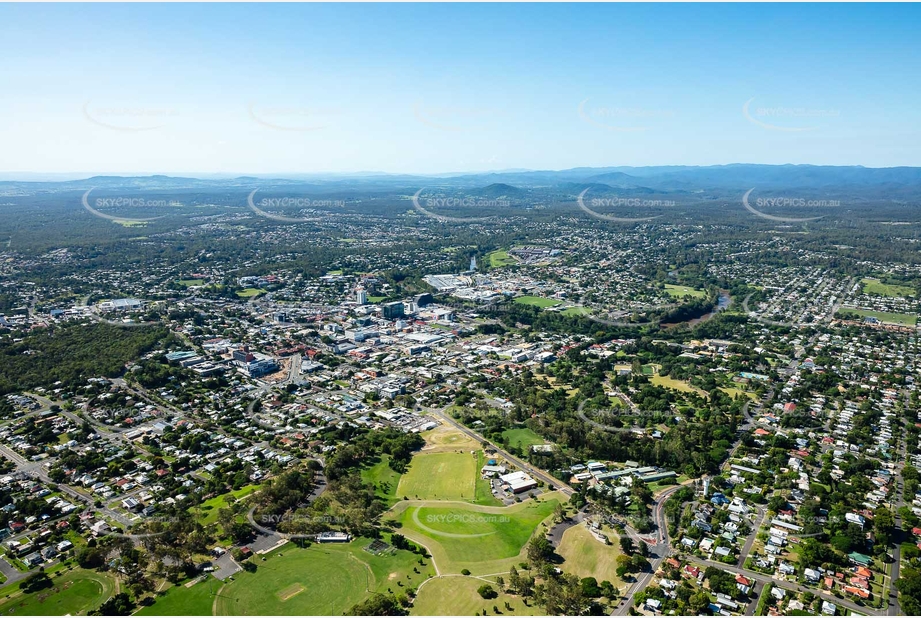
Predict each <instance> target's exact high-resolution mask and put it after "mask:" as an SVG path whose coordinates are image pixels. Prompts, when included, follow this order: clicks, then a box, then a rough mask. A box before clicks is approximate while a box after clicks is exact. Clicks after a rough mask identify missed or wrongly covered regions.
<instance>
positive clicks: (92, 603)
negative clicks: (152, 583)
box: [0, 569, 115, 616]
mask: <svg viewBox="0 0 921 618" xmlns="http://www.w3.org/2000/svg"><path fill="white" fill-rule="evenodd" d="M52 581H53V585H52V587H50V588H46V589H44V590H39V591H37V592H32V593H29V594H24V593H21V592H15V593H13V594H12V596H11V597H10V598H9V599H4V600H3V602H2V603H0V613H2V614H3V615H13V616H64V615H67V614H70V615H78V614H79V615H86V614H87V612H89V611H91V610H93V609H96V608H97V607H99V605H101V604H102V603H103V602H104V601H105V600H106V599H108V598H109V597H111V596H112V595H113V594H114V593H115V581H114V580H113V579H112V578H111V577H109V576H108V575H104V574H102V573H97V572H95V571H86V570H83V569H77V570H74V571H69V572H67V573H64V574H63V575H61V576H59V577H53V578H52Z"/></svg>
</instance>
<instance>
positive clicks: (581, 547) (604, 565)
mask: <svg viewBox="0 0 921 618" xmlns="http://www.w3.org/2000/svg"><path fill="white" fill-rule="evenodd" d="M604 535H605V536H607V537H608V538H609V539H610V540H611V545H604V544H602V543H601V541H598V540H597V539H596V538H595V537H594V536H593V535H592V533H591V532H589V531H588V528H586V527H585V525H584V524H578V525H576V526H573V527H572V528H570V529H569V530H567V531H566V532H564V533H563V539H562V540H561V541H560V546H559V547H558V548H557V551H556V553H558V554H559V555H560V556H561V557H562V558H563V559H564V560H565V562H564V563H563V566H562V567H561V568H562V569H563V570H564V571H566V572H567V573H573V574H575V575H578V576H579V577H594V578H595V579H597V580H598V581H599V582H602V581H604V580H608V581H609V582H611V583H612V584H614V585H615V586H617V587H618V588H620V589H621V590H623V588H624V582H623V581H622V580H621V579H620V578H619V577H617V556H619V555H621V554H622V553H623V552H622V551H621V550H620V545H619V541H618V537H617V534H615V533H614V532H612V531H610V530H605V531H604Z"/></svg>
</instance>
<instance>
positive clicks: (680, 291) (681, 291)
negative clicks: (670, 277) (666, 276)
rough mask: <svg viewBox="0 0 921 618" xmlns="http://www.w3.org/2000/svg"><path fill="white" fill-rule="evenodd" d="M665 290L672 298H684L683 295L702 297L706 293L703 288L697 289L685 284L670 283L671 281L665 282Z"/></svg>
mask: <svg viewBox="0 0 921 618" xmlns="http://www.w3.org/2000/svg"><path fill="white" fill-rule="evenodd" d="M665 292H666V293H667V294H668V295H669V296H671V297H672V298H684V297H685V296H690V297H691V298H703V297H704V296H706V295H707V293H706V292H704V291H703V290H697V289H694V288H691V287H688V286H686V285H672V284H671V283H666V284H665Z"/></svg>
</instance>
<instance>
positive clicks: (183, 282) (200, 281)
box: [176, 279, 205, 288]
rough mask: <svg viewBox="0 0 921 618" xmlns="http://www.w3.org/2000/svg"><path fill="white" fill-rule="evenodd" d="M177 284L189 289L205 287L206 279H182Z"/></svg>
mask: <svg viewBox="0 0 921 618" xmlns="http://www.w3.org/2000/svg"><path fill="white" fill-rule="evenodd" d="M176 283H178V284H179V285H184V286H185V287H187V288H190V287H192V286H196V285H204V284H205V280H204V279H180V280H179V281H177V282H176Z"/></svg>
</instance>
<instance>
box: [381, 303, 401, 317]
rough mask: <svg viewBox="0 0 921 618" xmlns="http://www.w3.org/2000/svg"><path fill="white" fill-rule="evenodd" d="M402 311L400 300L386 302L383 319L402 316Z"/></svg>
mask: <svg viewBox="0 0 921 618" xmlns="http://www.w3.org/2000/svg"><path fill="white" fill-rule="evenodd" d="M403 313H404V311H403V303H401V302H394V303H387V304H386V305H384V319H385V320H395V319H397V318H402V317H403Z"/></svg>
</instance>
